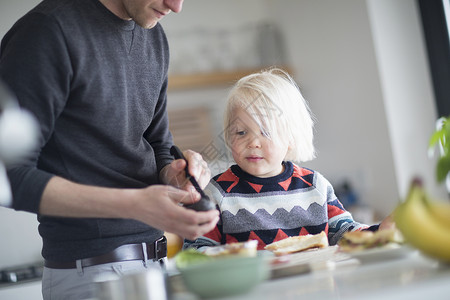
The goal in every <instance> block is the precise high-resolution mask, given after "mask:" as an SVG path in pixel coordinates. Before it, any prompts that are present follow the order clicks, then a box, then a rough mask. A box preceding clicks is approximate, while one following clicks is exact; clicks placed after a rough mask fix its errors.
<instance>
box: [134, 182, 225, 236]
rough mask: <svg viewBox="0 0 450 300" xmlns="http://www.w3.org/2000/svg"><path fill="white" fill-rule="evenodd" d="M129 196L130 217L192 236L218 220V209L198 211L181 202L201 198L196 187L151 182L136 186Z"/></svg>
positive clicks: (189, 202)
mask: <svg viewBox="0 0 450 300" xmlns="http://www.w3.org/2000/svg"><path fill="white" fill-rule="evenodd" d="M133 193H136V194H135V195H133V196H132V197H131V198H130V199H131V201H132V204H130V207H129V209H130V211H129V213H130V215H129V217H131V218H133V219H136V220H139V221H141V222H144V223H147V224H148V225H150V226H152V227H155V228H159V229H161V230H164V231H168V232H172V233H175V234H177V235H179V236H181V237H184V238H186V239H189V240H195V239H196V238H198V237H199V236H201V235H203V234H205V233H208V232H209V231H211V230H212V229H214V227H215V226H216V224H217V222H218V221H219V211H218V210H211V211H207V212H196V211H193V210H191V209H186V208H184V207H182V206H181V204H191V203H193V202H195V201H198V200H199V199H200V194H199V193H198V192H196V191H195V190H194V189H193V190H191V191H189V192H188V191H184V190H181V189H177V188H175V187H172V186H168V185H152V186H149V187H148V188H145V189H141V190H134V192H133Z"/></svg>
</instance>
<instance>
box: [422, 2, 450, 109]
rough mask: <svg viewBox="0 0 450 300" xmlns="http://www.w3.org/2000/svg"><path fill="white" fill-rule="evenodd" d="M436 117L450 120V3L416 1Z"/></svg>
mask: <svg viewBox="0 0 450 300" xmlns="http://www.w3.org/2000/svg"><path fill="white" fill-rule="evenodd" d="M418 3H419V9H420V14H421V18H422V26H423V32H424V36H425V42H426V46H427V51H428V60H429V63H430V70H431V77H432V80H433V88H434V94H435V99H436V106H437V113H438V116H439V117H442V116H450V37H449V32H450V30H449V24H450V0H418Z"/></svg>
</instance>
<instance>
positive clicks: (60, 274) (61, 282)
mask: <svg viewBox="0 0 450 300" xmlns="http://www.w3.org/2000/svg"><path fill="white" fill-rule="evenodd" d="M150 264H152V265H153V266H155V265H156V266H158V267H161V265H160V263H159V262H153V261H148V262H147V265H144V261H142V260H132V261H124V262H116V263H108V264H102V265H96V266H90V267H84V268H81V267H80V268H77V269H50V268H46V267H45V268H44V272H43V275H42V296H43V298H44V300H80V299H94V298H95V296H96V293H97V291H96V288H97V286H96V284H95V280H96V279H97V278H98V277H99V276H100V275H101V276H102V277H103V276H117V275H119V276H123V275H126V274H129V273H133V272H137V271H144V270H146V268H147V267H148V266H149V265H150Z"/></svg>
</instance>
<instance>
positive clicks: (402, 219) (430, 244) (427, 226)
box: [394, 179, 450, 262]
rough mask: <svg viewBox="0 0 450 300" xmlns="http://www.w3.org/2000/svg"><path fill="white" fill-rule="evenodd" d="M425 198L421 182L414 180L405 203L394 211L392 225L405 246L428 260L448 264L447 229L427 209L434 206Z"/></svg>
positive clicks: (449, 245)
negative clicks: (423, 255)
mask: <svg viewBox="0 0 450 300" xmlns="http://www.w3.org/2000/svg"><path fill="white" fill-rule="evenodd" d="M427 198H428V196H427V195H426V192H425V190H424V188H423V186H422V183H421V181H420V180H417V179H415V180H413V182H412V183H411V186H410V189H409V192H408V195H407V198H406V201H405V202H403V203H401V204H400V205H398V206H397V208H396V209H395V211H394V220H395V223H396V225H397V228H398V229H399V230H400V232H401V233H402V235H403V237H404V238H405V240H406V242H407V243H409V244H410V245H412V246H413V247H416V248H417V249H419V250H420V251H422V252H423V253H424V254H426V255H428V256H430V257H434V258H436V259H438V260H441V261H445V262H450V228H448V227H447V226H446V224H444V223H443V222H441V221H440V220H439V219H438V218H437V217H436V216H435V215H434V213H433V211H434V210H436V209H435V208H433V209H431V210H430V209H429V207H435V206H434V205H435V203H432V202H429V200H428V199H427ZM427 201H428V202H427ZM436 207H437V206H436ZM443 217H445V216H443ZM448 217H449V216H448V215H447V218H448Z"/></svg>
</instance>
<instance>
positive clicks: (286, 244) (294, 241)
mask: <svg viewBox="0 0 450 300" xmlns="http://www.w3.org/2000/svg"><path fill="white" fill-rule="evenodd" d="M325 247H328V238H327V235H326V233H325V232H324V231H322V232H321V233H318V234H307V235H299V236H291V237H288V238H285V239H283V240H280V241H277V242H273V243H271V244H269V245H267V246H266V247H265V248H264V249H266V250H269V251H272V252H273V253H274V254H275V255H277V256H278V255H286V254H289V253H295V252H300V251H305V250H308V249H312V248H325Z"/></svg>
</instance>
